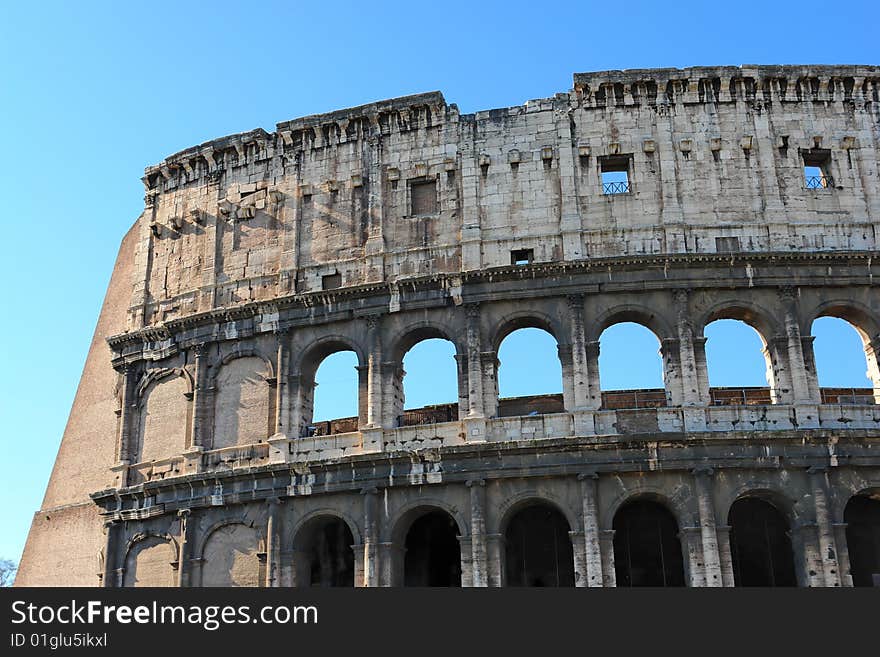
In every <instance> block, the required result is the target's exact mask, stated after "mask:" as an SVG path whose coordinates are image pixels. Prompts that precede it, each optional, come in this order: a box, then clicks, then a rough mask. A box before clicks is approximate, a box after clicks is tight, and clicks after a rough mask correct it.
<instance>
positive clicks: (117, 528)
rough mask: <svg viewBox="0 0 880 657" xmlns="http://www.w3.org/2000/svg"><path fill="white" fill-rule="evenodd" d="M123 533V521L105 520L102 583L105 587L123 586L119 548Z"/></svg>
mask: <svg viewBox="0 0 880 657" xmlns="http://www.w3.org/2000/svg"><path fill="white" fill-rule="evenodd" d="M121 534H122V521H120V520H107V521H105V522H104V573H103V576H102V577H101V585H102V586H103V587H104V588H118V587H121V586H122V570H123V569H122V567H121V565H120V564H118V561H119V559H118V558H117V550H118V548H119V541H120V539H121Z"/></svg>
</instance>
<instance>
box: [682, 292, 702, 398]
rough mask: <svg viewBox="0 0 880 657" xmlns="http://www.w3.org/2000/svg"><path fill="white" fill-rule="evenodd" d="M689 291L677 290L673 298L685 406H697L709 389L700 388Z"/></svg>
mask: <svg viewBox="0 0 880 657" xmlns="http://www.w3.org/2000/svg"><path fill="white" fill-rule="evenodd" d="M688 296H689V294H688V291H687V290H676V291H675V293H674V295H673V299H674V305H675V314H676V325H675V328H676V332H677V335H678V356H679V363H680V368H681V370H680V377H681V388H682V396H681V403H682V405H683V406H697V405H699V404H701V403H702V402H703V399H704V397H705V396H706V395H707V394H708V390H706V391H703V390H702V389H701V388H700V380H699V376H698V370H697V357H696V354H695V352H694V330H693V326H691V318H690V310H689V308H688Z"/></svg>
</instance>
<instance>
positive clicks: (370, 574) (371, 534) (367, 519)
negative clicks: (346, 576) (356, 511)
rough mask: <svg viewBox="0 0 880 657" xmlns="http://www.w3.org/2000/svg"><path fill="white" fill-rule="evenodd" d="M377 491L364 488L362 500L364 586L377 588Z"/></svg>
mask: <svg viewBox="0 0 880 657" xmlns="http://www.w3.org/2000/svg"><path fill="white" fill-rule="evenodd" d="M378 492H379V491H378V490H376V489H375V488H365V489H364V490H362V491H361V495H362V496H363V500H364V586H379V550H378V546H379V525H378V517H377V516H378V514H379V500H378Z"/></svg>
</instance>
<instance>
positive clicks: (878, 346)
mask: <svg viewBox="0 0 880 657" xmlns="http://www.w3.org/2000/svg"><path fill="white" fill-rule="evenodd" d="M865 358H866V359H867V361H868V371H867V372H866V374H867V375H868V378H869V379H871V382H872V383H873V386H874V403H875V404H880V335H876V336H874V338H873V339H872V340H871V341H870V342H869V343H868V344H867V346H866V347H865Z"/></svg>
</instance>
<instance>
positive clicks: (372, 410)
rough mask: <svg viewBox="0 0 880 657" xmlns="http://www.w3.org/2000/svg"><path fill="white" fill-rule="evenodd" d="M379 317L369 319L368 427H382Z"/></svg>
mask: <svg viewBox="0 0 880 657" xmlns="http://www.w3.org/2000/svg"><path fill="white" fill-rule="evenodd" d="M380 324H381V321H380V317H379V316H378V315H371V316H370V317H367V344H368V345H369V347H368V348H369V350H370V351H369V354H368V355H367V366H368V367H369V369H368V370H367V427H369V428H372V429H375V428H379V427H381V426H382V332H381V326H380Z"/></svg>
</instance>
